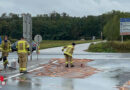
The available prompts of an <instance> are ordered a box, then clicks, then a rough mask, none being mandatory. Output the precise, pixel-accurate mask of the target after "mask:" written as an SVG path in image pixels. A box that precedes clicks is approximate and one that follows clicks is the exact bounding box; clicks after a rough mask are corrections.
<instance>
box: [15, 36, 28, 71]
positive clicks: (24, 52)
mask: <svg viewBox="0 0 130 90" xmlns="http://www.w3.org/2000/svg"><path fill="white" fill-rule="evenodd" d="M16 48H17V52H18V60H19V70H20V73H27V59H28V52H29V44H28V42H27V41H26V40H25V39H24V38H23V37H22V38H21V40H19V41H18V42H17V46H16Z"/></svg>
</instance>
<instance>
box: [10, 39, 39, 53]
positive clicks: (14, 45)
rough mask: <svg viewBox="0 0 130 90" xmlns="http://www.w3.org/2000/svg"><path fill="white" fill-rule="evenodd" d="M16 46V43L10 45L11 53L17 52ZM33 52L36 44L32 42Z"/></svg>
mask: <svg viewBox="0 0 130 90" xmlns="http://www.w3.org/2000/svg"><path fill="white" fill-rule="evenodd" d="M16 45H17V42H15V43H13V44H12V45H11V49H12V51H13V52H14V51H17V49H16ZM35 50H36V43H35V42H34V41H33V42H32V51H35Z"/></svg>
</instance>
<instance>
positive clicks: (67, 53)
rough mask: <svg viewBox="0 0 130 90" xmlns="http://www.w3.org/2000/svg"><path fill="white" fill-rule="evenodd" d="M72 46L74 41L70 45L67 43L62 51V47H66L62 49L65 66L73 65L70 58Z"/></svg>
mask: <svg viewBox="0 0 130 90" xmlns="http://www.w3.org/2000/svg"><path fill="white" fill-rule="evenodd" d="M74 47H75V43H72V45H68V46H65V47H64V48H63V49H62V51H64V49H66V50H65V51H64V56H65V60H66V62H65V63H66V67H69V64H70V66H71V67H74V65H73V60H72V54H73V51H74Z"/></svg>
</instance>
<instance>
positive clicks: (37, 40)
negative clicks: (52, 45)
mask: <svg viewBox="0 0 130 90" xmlns="http://www.w3.org/2000/svg"><path fill="white" fill-rule="evenodd" d="M34 41H35V42H36V43H40V42H41V41H42V36H41V35H36V36H35V37H34Z"/></svg>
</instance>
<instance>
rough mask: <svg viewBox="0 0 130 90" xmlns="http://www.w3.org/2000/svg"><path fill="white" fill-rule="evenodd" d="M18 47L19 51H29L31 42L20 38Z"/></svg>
mask: <svg viewBox="0 0 130 90" xmlns="http://www.w3.org/2000/svg"><path fill="white" fill-rule="evenodd" d="M16 48H17V52H18V53H28V49H29V44H28V42H27V41H26V40H19V41H18V42H17V46H16Z"/></svg>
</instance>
